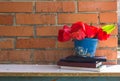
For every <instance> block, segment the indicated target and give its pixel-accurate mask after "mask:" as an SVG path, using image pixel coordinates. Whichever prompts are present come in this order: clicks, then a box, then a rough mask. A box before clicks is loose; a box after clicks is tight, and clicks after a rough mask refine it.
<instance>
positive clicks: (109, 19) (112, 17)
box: [100, 12, 117, 23]
mask: <svg viewBox="0 0 120 81" xmlns="http://www.w3.org/2000/svg"><path fill="white" fill-rule="evenodd" d="M100 23H117V13H116V12H105V13H100Z"/></svg>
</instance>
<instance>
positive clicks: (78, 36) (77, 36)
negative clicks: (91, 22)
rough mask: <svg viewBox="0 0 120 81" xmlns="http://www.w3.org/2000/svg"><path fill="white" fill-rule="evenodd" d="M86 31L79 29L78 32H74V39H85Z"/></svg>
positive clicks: (72, 35)
mask: <svg viewBox="0 0 120 81" xmlns="http://www.w3.org/2000/svg"><path fill="white" fill-rule="evenodd" d="M85 36H86V35H85V32H83V31H82V30H78V31H77V32H73V33H72V34H71V37H72V38H73V39H77V40H82V39H84V38H85Z"/></svg>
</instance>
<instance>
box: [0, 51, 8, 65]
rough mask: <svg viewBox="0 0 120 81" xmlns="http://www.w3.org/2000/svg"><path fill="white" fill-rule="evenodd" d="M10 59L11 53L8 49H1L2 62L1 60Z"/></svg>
mask: <svg viewBox="0 0 120 81" xmlns="http://www.w3.org/2000/svg"><path fill="white" fill-rule="evenodd" d="M8 60H9V53H8V51H6V50H4V51H3V50H1V51H0V63H1V62H3V63H4V62H6V61H8Z"/></svg>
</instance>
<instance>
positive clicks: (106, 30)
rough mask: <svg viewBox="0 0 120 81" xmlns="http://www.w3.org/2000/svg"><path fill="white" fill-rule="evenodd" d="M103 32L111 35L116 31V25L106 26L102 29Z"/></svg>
mask: <svg viewBox="0 0 120 81" xmlns="http://www.w3.org/2000/svg"><path fill="white" fill-rule="evenodd" d="M102 29H103V31H105V32H107V34H110V33H111V32H112V31H113V30H114V29H115V25H114V24H111V25H105V26H103V27H102Z"/></svg>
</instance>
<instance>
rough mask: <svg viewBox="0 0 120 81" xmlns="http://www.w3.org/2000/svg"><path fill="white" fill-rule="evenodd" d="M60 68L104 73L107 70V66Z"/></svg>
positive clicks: (61, 68)
mask: <svg viewBox="0 0 120 81" xmlns="http://www.w3.org/2000/svg"><path fill="white" fill-rule="evenodd" d="M59 68H60V70H72V71H91V72H102V71H104V70H105V69H106V65H102V66H100V67H97V68H87V67H71V66H59Z"/></svg>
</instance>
